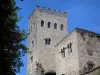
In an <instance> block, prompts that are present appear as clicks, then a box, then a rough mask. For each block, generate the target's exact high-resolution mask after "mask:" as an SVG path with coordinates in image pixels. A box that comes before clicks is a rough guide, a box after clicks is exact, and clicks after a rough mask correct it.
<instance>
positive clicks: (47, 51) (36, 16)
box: [27, 6, 67, 75]
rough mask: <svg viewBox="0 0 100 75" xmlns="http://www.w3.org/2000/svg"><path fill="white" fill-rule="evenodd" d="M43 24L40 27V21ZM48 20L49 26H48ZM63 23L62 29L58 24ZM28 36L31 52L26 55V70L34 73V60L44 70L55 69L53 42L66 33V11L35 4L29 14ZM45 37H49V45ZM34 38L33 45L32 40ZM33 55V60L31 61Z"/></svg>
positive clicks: (34, 74) (56, 41)
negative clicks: (55, 25) (40, 6)
mask: <svg viewBox="0 0 100 75" xmlns="http://www.w3.org/2000/svg"><path fill="white" fill-rule="evenodd" d="M42 20H43V21H44V26H43V27H41V21H42ZM48 22H50V28H48V27H47V26H48ZM54 23H57V29H54ZM61 24H63V26H64V27H63V30H61V28H60V26H61ZM28 28H29V32H30V35H29V37H28V43H29V49H30V50H31V51H32V54H30V55H29V56H28V60H27V61H28V72H29V73H30V74H33V75H36V67H37V66H36V61H37V62H39V64H41V65H42V68H43V69H44V72H48V71H51V70H54V71H55V44H56V43H58V41H59V40H61V39H62V38H63V37H64V36H65V35H66V34H67V32H66V29H67V18H66V13H62V12H56V11H55V10H54V11H52V10H50V9H47V10H46V9H44V8H42V9H41V8H39V6H37V7H36V8H35V9H34V11H33V12H32V14H31V15H30V16H29V26H28ZM45 38H50V39H51V42H50V45H46V44H45ZM33 40H34V45H33V44H32V41H33ZM31 56H33V61H32V62H30V61H31Z"/></svg>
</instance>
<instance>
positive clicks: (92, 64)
mask: <svg viewBox="0 0 100 75" xmlns="http://www.w3.org/2000/svg"><path fill="white" fill-rule="evenodd" d="M87 65H88V70H92V69H93V68H94V63H93V62H92V61H88V62H87Z"/></svg>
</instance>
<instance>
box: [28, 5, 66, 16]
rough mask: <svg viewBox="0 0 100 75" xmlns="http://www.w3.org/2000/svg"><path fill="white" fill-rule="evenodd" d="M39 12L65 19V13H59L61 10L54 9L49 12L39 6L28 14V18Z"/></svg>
mask: <svg viewBox="0 0 100 75" xmlns="http://www.w3.org/2000/svg"><path fill="white" fill-rule="evenodd" d="M35 11H37V12H41V13H48V14H51V15H56V16H61V17H66V15H67V12H61V10H59V11H56V9H54V10H51V9H50V8H48V9H46V8H45V7H42V8H40V6H38V5H37V6H36V7H35V9H34V10H33V11H32V13H31V14H30V16H29V17H31V15H32V14H33V13H34V12H35Z"/></svg>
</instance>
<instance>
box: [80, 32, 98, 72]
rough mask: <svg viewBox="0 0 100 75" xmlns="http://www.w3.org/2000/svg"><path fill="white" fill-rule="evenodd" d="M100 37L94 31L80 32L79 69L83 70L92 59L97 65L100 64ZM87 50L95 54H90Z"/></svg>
mask: <svg viewBox="0 0 100 75" xmlns="http://www.w3.org/2000/svg"><path fill="white" fill-rule="evenodd" d="M97 36H99V37H100V35H98V34H96V33H95V34H94V33H92V32H78V52H79V53H78V56H79V69H80V72H82V71H83V69H84V66H85V65H86V63H87V62H88V61H92V62H93V63H94V64H95V67H97V66H100V38H98V37H97ZM87 50H90V51H92V52H93V56H90V55H88V53H87Z"/></svg>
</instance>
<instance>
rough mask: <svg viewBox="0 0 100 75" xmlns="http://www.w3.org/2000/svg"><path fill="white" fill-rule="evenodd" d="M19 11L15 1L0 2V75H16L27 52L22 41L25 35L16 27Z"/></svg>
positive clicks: (0, 0)
mask: <svg viewBox="0 0 100 75" xmlns="http://www.w3.org/2000/svg"><path fill="white" fill-rule="evenodd" d="M19 10H20V8H19V7H18V6H16V3H15V0H0V12H1V14H0V26H1V27H0V34H1V37H2V38H1V39H0V75H16V73H17V72H20V67H22V66H23V62H22V60H21V57H22V56H24V55H25V53H26V52H27V47H26V46H25V45H24V44H23V43H22V41H24V40H25V39H26V38H27V34H26V33H25V31H21V30H20V29H19V26H18V25H17V22H18V21H19V18H18V16H17V12H18V11H19ZM1 41H2V42H1Z"/></svg>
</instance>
